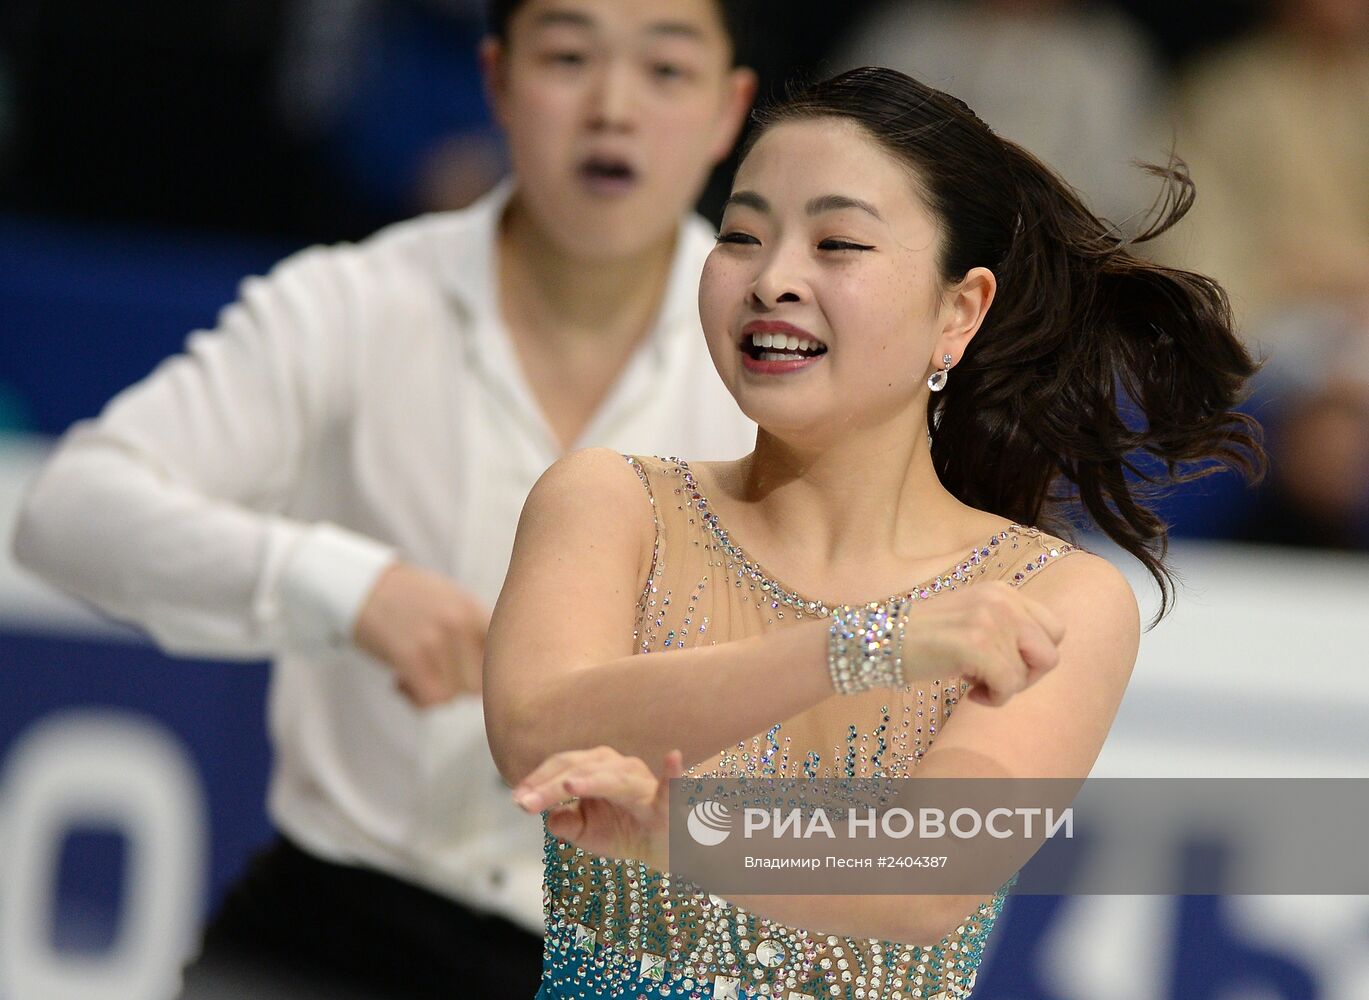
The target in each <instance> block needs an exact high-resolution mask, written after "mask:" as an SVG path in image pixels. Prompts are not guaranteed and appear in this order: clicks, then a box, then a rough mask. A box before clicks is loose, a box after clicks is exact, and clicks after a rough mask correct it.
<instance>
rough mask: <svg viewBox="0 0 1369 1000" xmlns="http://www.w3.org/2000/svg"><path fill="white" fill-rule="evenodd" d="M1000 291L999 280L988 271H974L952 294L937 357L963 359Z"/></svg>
mask: <svg viewBox="0 0 1369 1000" xmlns="http://www.w3.org/2000/svg"><path fill="white" fill-rule="evenodd" d="M997 291H998V279H997V278H995V277H994V274H993V272H992V271H990V270H989V269H988V268H987V267H972V268H970V270H969V271H967V272H966V274H965V277H964V278H962V279H961V280H960V282H959V283H958V284H956V285H955V287H953V288H952V289H951V290H950V294H949V297H948V298H947V300H946V306H945V307H944V310H945V311H944V315H945V322H944V323H943V324H942V327H941V337H940V339H939V340H938V341H937V349H936V356H937V357H938V358H940V357H941V355H943V354H949V355H951V357H953V358H960V357H963V356H964V354H965V348H966V347H968V346H969V344H970V341H971V340H972V339H973V338H974V335H975V334H976V333H978V332H979V327H980V326H981V325H982V324H983V322H984V317H985V316H987V315H988V312H989V306H991V305H992V304H993V297H994V294H995V293H996V292H997Z"/></svg>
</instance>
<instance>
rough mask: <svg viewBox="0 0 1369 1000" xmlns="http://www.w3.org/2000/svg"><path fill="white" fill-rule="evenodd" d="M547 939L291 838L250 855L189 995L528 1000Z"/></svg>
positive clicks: (207, 942)
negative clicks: (324, 856)
mask: <svg viewBox="0 0 1369 1000" xmlns="http://www.w3.org/2000/svg"><path fill="white" fill-rule="evenodd" d="M541 972H542V938H541V936H539V935H535V934H530V933H528V932H527V931H526V930H524V929H523V928H522V927H520V926H518V925H516V924H514V923H512V922H510V921H507V920H504V919H502V918H499V917H492V916H487V915H485V914H481V913H477V912H475V911H472V910H469V909H466V908H465V907H463V906H461V905H460V904H458V903H456V902H454V901H452V900H450V899H448V898H446V897H445V896H439V895H437V894H435V893H432V892H429V891H427V890H426V889H421V888H419V887H417V886H414V885H411V884H409V883H407V882H402V881H400V880H398V879H396V878H393V877H392V876H389V875H384V874H382V873H380V872H377V871H373V870H370V869H366V868H356V867H351V866H348V865H337V864H333V863H331V862H328V861H323V860H321V859H319V858H316V857H314V856H313V855H311V854H309V853H307V852H306V851H304V850H302V849H300V848H299V847H297V846H296V845H294V844H293V843H291V842H290V841H289V840H287V839H285V838H284V837H281V838H279V839H278V840H277V841H276V842H275V843H274V844H273V845H272V846H271V847H269V848H268V849H266V850H265V851H263V852H262V853H260V854H258V855H257V856H256V857H255V858H253V860H252V862H251V864H250V865H249V867H248V870H247V873H246V874H245V875H244V876H243V878H242V879H241V880H240V881H239V882H238V883H237V884H236V885H235V886H234V887H233V888H232V889H231V890H230V891H229V893H228V895H227V896H226V897H225V899H224V902H223V905H222V906H221V907H220V909H219V912H218V913H217V914H216V915H215V916H214V919H213V920H212V921H211V923H210V925H209V928H208V930H207V931H206V932H205V936H204V944H203V947H202V950H201V954H200V957H199V958H198V959H197V960H196V961H195V962H194V963H193V964H192V965H191V966H190V967H189V968H187V969H186V972H185V985H184V991H183V992H182V994H181V997H182V1000H229V998H232V1000H239V998H251V1000H400V998H403V1000H429V998H432V1000H437V998H442V1000H460V998H467V997H470V998H476V997H478V998H481V1000H485V998H488V1000H504V998H508V1000H532V997H533V996H534V994H536V992H537V988H538V983H539V981H540V979H541Z"/></svg>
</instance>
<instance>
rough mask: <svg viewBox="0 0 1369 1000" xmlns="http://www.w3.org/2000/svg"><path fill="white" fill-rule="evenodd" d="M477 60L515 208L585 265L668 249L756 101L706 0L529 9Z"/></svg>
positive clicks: (578, 0)
mask: <svg viewBox="0 0 1369 1000" xmlns="http://www.w3.org/2000/svg"><path fill="white" fill-rule="evenodd" d="M484 61H485V67H486V72H487V76H488V79H489V82H490V90H491V93H492V95H493V97H494V103H495V111H496V114H497V116H498V118H499V121H500V124H501V125H502V126H503V128H504V130H505V132H506V133H507V135H508V141H509V151H510V157H511V159H512V162H513V167H514V171H515V172H516V174H517V176H518V182H519V192H520V194H519V197H520V198H521V199H522V200H523V203H524V205H525V206H526V208H527V210H528V212H529V213H530V215H531V216H532V217H533V219H534V220H535V222H536V224H537V225H538V227H539V228H540V229H541V230H542V231H543V232H544V233H545V234H546V235H547V237H548V238H549V239H550V240H552V241H553V242H554V243H555V244H557V246H558V248H559V249H561V250H562V251H563V252H567V253H571V254H574V255H576V256H579V257H586V258H600V259H614V258H621V257H625V256H629V255H631V254H634V253H637V252H639V251H641V250H642V249H644V248H646V247H648V246H651V245H652V244H654V243H656V242H658V241H660V240H663V239H666V238H668V236H669V235H670V234H671V232H672V231H673V229H674V227H675V225H676V224H677V222H678V220H679V218H680V216H681V215H682V214H683V213H684V212H685V211H686V210H687V209H688V208H689V207H690V206H692V205H693V203H694V201H695V200H696V199H697V198H698V195H699V192H700V190H701V189H702V187H703V184H704V182H705V181H706V180H707V177H708V172H709V170H710V169H711V168H712V167H713V165H714V164H715V163H717V162H718V161H719V160H720V159H722V157H724V156H725V155H726V154H727V152H728V150H729V149H730V148H731V146H732V143H733V141H734V140H735V138H736V134H737V132H738V130H739V129H740V126H741V122H742V120H743V119H744V117H745V114H746V110H747V108H748V107H749V105H750V99H751V97H752V95H753V93H754V79H753V77H752V75H751V73H750V72H749V71H747V70H735V69H733V68H732V65H731V62H732V49H731V43H730V41H729V39H728V38H727V34H726V32H725V30H724V28H723V24H722V21H721V19H720V14H719V11H718V9H717V6H716V0H529V2H527V3H525V4H524V5H523V6H522V7H520V8H519V9H518V11H517V12H516V13H515V14H514V16H513V18H512V19H511V20H510V22H509V26H508V31H507V34H506V41H505V43H503V44H500V43H498V42H493V41H491V42H487V43H486V47H485V50H484Z"/></svg>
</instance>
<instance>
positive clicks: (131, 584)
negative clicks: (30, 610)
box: [13, 249, 394, 657]
mask: <svg viewBox="0 0 1369 1000" xmlns="http://www.w3.org/2000/svg"><path fill="white" fill-rule="evenodd" d="M346 252H347V251H328V250H317V249H316V250H310V251H306V252H304V253H302V254H300V255H297V256H296V257H294V258H292V259H290V260H289V261H286V262H285V263H283V264H282V265H280V266H279V267H278V268H276V269H275V270H274V271H273V272H272V274H271V275H270V276H269V277H267V278H252V279H248V280H247V281H246V282H244V284H243V288H242V295H241V298H240V299H239V301H237V302H236V303H234V304H233V305H231V306H230V307H228V308H227V309H225V310H224V312H223V314H222V316H221V318H220V323H219V326H218V328H217V329H216V330H214V331H212V332H199V333H196V334H194V335H193V336H192V337H191V338H190V341H189V343H188V346H187V349H186V352H185V353H184V354H181V355H177V356H175V357H173V358H170V359H168V360H167V361H166V362H164V363H163V364H162V365H161V366H159V367H158V368H157V369H156V371H154V372H153V373H152V374H151V375H149V376H148V377H147V378H146V379H144V380H143V381H141V382H139V383H137V384H136V385H134V386H132V387H130V388H129V389H127V390H125V391H124V392H122V393H120V394H119V395H118V396H117V397H115V399H114V400H112V401H111V402H110V404H109V405H108V406H107V407H106V408H105V410H104V412H103V413H102V414H101V415H100V417H99V418H98V419H97V420H95V421H92V422H86V423H82V424H80V425H77V426H76V427H75V428H73V429H72V430H71V431H70V432H68V434H67V435H66V437H65V438H64V439H63V440H62V442H61V443H60V444H59V446H58V448H57V452H56V454H55V455H54V456H53V458H52V459H51V460H50V461H49V463H48V465H47V466H46V467H45V468H44V470H43V471H42V473H41V474H40V475H39V476H38V478H37V479H36V481H35V482H34V483H33V484H32V485H31V487H30V489H29V491H28V494H27V496H26V498H25V501H24V504H23V507H22V509H21V512H20V516H19V520H18V523H17V526H16V531H15V536H14V542H13V545H14V553H15V557H16V559H17V560H18V561H19V563H20V564H21V565H24V566H25V567H27V568H29V569H30V570H32V571H34V572H35V573H37V574H38V575H39V576H41V577H43V578H45V579H46V580H48V581H49V582H50V583H53V584H55V585H56V586H58V587H60V588H61V589H63V590H66V591H69V592H71V593H73V594H76V595H78V596H80V597H82V598H84V599H86V600H88V601H90V602H91V603H92V604H94V605H96V606H97V607H99V608H100V609H102V610H103V611H105V612H106V613H108V614H110V615H112V616H114V617H116V618H120V619H125V620H129V621H133V622H135V623H137V624H139V625H140V626H142V627H143V628H145V629H147V630H148V631H149V632H150V633H151V634H152V635H153V637H154V638H155V639H156V640H157V642H158V643H159V644H160V645H161V646H163V647H164V648H166V649H167V650H169V651H173V652H181V653H200V654H212V655H220V656H245V657H256V656H262V655H267V654H270V653H272V652H275V651H278V650H280V649H282V648H287V647H298V648H317V647H321V646H329V645H337V644H340V643H343V642H346V641H349V639H350V628H351V622H352V620H353V619H354V618H355V616H356V613H357V610H358V608H359V606H360V604H361V602H362V600H363V599H364V597H365V595H366V594H367V593H368V592H369V590H370V589H371V587H372V585H373V584H374V582H375V580H376V578H377V576H378V575H379V574H380V572H381V571H382V570H383V569H384V568H385V567H386V566H387V565H388V564H390V563H391V562H392V561H393V558H394V556H393V553H392V551H391V550H390V548H389V547H388V546H385V545H382V544H381V543H379V542H376V541H374V540H372V539H369V538H365V537H363V536H360V535H358V534H356V533H354V532H350V531H347V530H344V529H342V528H339V527H336V526H333V525H329V524H325V523H307V522H303V521H299V520H295V519H292V518H290V517H288V516H286V515H285V514H284V513H282V511H284V510H285V509H286V506H287V504H288V501H289V498H290V496H291V493H292V490H293V488H294V486H295V483H296V477H297V476H298V475H299V472H300V470H301V468H302V466H303V465H304V463H305V461H306V459H307V458H308V456H309V453H310V451H311V450H312V449H313V448H315V447H317V446H318V445H319V443H320V442H321V441H322V440H323V439H324V438H325V437H326V435H327V432H328V431H329V429H330V428H332V427H333V426H334V425H335V424H336V423H337V422H339V421H341V420H344V419H346V417H347V412H348V408H349V407H350V405H351V394H352V391H353V386H352V383H351V367H350V366H351V365H352V364H353V363H354V362H355V359H356V354H355V348H356V343H355V340H354V338H355V335H356V331H355V330H353V329H352V328H351V325H350V324H349V323H348V321H347V317H348V315H349V305H350V306H355V303H354V302H349V297H350V296H352V295H355V291H354V290H353V289H351V288H349V287H348V283H347V282H346V281H344V280H343V274H344V270H343V268H344V262H343V261H341V260H340V258H341V257H342V255H343V254H345V253H346ZM351 314H353V315H355V311H354V310H353V311H351Z"/></svg>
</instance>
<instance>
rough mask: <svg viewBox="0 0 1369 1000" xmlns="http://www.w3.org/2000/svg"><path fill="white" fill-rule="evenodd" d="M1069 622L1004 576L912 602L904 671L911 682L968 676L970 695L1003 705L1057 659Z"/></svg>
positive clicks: (973, 699) (1043, 674)
mask: <svg viewBox="0 0 1369 1000" xmlns="http://www.w3.org/2000/svg"><path fill="white" fill-rule="evenodd" d="M1064 637H1065V626H1064V625H1063V624H1062V623H1061V621H1060V619H1059V618H1057V617H1056V616H1055V615H1054V614H1053V613H1052V612H1051V610H1050V609H1049V608H1047V607H1046V606H1045V605H1044V604H1042V603H1041V602H1040V601H1034V600H1032V599H1031V598H1030V597H1027V596H1026V595H1024V594H1023V593H1022V592H1021V591H1020V590H1018V589H1017V588H1015V587H1012V586H1010V585H1009V584H1007V583H1004V582H1003V581H1001V580H987V581H985V582H983V583H978V584H975V586H973V587H967V588H965V589H964V590H958V591H954V592H952V593H949V594H941V595H940V596H939V597H937V599H936V600H934V601H926V602H919V603H915V604H914V605H913V607H912V609H911V611H910V613H909V616H908V625H907V628H906V629H905V631H904V639H903V675H904V679H905V680H906V681H907V682H908V683H909V684H911V685H913V686H914V687H916V686H917V685H919V684H922V683H923V682H925V681H930V680H935V679H936V678H940V677H948V676H952V675H955V674H959V675H961V676H963V677H964V678H965V679H966V680H967V681H969V682H970V684H971V689H970V692H969V694H968V695H967V697H968V698H969V699H970V700H971V701H977V702H979V703H980V704H982V705H995V706H996V705H1003V704H1005V703H1006V702H1007V701H1008V700H1009V699H1010V698H1012V696H1013V695H1015V694H1017V693H1018V692H1020V691H1022V690H1024V689H1026V688H1028V687H1030V686H1031V685H1032V684H1035V683H1036V682H1037V681H1038V680H1040V679H1041V678H1042V677H1043V676H1045V674H1046V673H1048V672H1049V671H1050V670H1051V669H1052V668H1053V667H1054V666H1055V665H1056V663H1058V662H1059V661H1060V651H1059V646H1060V641H1061V640H1062V639H1063V638H1064Z"/></svg>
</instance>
